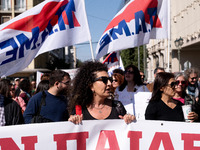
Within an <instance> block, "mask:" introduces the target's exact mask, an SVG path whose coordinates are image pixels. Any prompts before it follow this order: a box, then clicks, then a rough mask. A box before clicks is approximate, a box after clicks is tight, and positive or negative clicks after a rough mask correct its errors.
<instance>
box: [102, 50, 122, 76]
mask: <svg viewBox="0 0 200 150" xmlns="http://www.w3.org/2000/svg"><path fill="white" fill-rule="evenodd" d="M103 64H106V65H107V67H108V74H109V76H111V75H112V74H113V70H115V69H122V70H124V65H123V63H122V59H121V56H120V54H119V51H118V52H112V53H110V54H109V55H108V56H107V57H106V58H105V59H104V61H103Z"/></svg>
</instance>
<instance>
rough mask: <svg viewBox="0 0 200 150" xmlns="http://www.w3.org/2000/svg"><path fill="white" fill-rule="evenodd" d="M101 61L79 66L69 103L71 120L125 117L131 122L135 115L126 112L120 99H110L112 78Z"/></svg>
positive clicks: (88, 62) (77, 121)
mask: <svg viewBox="0 0 200 150" xmlns="http://www.w3.org/2000/svg"><path fill="white" fill-rule="evenodd" d="M107 71H108V69H107V66H106V65H105V64H102V63H100V62H92V61H87V62H85V63H83V64H82V66H81V67H80V68H79V70H78V72H77V74H76V76H75V78H74V82H73V87H72V91H71V96H72V97H71V98H70V103H69V106H70V107H69V108H70V110H69V111H70V112H71V113H70V114H71V116H70V118H69V121H71V122H73V123H75V124H79V123H81V121H82V120H103V119H120V118H121V119H124V120H125V122H126V123H130V122H132V121H133V120H134V119H135V116H133V115H128V114H126V110H125V108H124V106H123V105H122V104H121V102H119V101H114V100H111V99H108V97H109V96H110V92H111V83H112V78H111V77H109V76H108V73H107Z"/></svg>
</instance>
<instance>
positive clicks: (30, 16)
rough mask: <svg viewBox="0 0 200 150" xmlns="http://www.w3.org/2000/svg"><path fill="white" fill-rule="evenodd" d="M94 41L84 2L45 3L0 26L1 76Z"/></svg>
mask: <svg viewBox="0 0 200 150" xmlns="http://www.w3.org/2000/svg"><path fill="white" fill-rule="evenodd" d="M89 40H91V36H90V31H89V26H88V21H87V17H86V11H85V3H84V0H45V1H44V2H42V3H41V4H39V5H37V6H35V7H33V8H32V9H30V10H28V11H26V12H24V13H23V14H21V15H19V16H17V17H15V18H13V19H12V20H10V21H8V22H6V23H4V24H2V25H1V26H0V76H8V75H11V74H13V73H16V72H18V71H21V70H23V69H24V68H26V67H27V66H28V65H29V64H30V63H31V61H32V60H33V59H34V58H35V57H36V56H38V55H39V54H42V53H44V52H47V51H50V50H53V49H57V48H61V47H65V46H70V45H74V44H78V43H82V42H86V41H89Z"/></svg>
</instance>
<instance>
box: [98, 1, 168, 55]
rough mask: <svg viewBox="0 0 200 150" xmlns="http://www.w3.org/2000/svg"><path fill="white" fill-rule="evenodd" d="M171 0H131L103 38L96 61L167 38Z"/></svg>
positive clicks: (99, 43)
mask: <svg viewBox="0 0 200 150" xmlns="http://www.w3.org/2000/svg"><path fill="white" fill-rule="evenodd" d="M168 1H169V0H131V1H130V2H129V3H127V4H126V5H125V6H124V7H123V8H122V9H121V10H120V11H119V12H118V13H117V15H116V16H115V17H114V18H113V19H112V21H111V22H110V23H109V25H108V26H107V28H106V30H105V31H104V33H103V35H102V36H101V38H100V40H99V42H98V44H97V48H96V54H97V55H96V59H99V58H101V57H103V56H104V55H106V54H108V53H111V52H113V51H119V50H123V49H127V48H131V47H137V46H140V45H143V44H147V43H149V40H150V39H164V38H167V37H168V13H167V12H168Z"/></svg>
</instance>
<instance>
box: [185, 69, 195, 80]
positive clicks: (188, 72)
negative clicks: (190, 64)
mask: <svg viewBox="0 0 200 150" xmlns="http://www.w3.org/2000/svg"><path fill="white" fill-rule="evenodd" d="M184 73H185V76H186V79H187V80H188V79H189V77H190V74H191V73H195V74H197V76H199V69H198V68H190V69H187V70H185V72H184Z"/></svg>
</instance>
